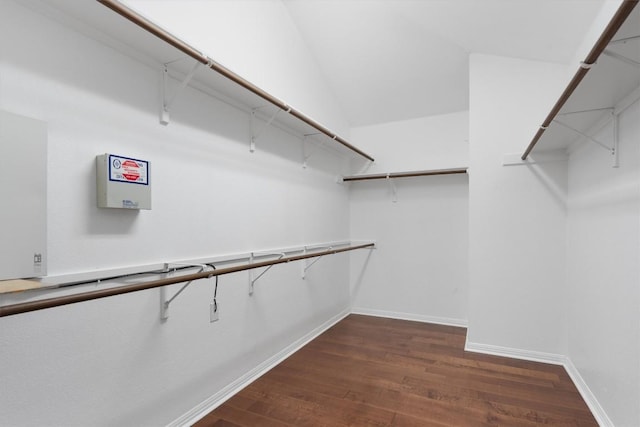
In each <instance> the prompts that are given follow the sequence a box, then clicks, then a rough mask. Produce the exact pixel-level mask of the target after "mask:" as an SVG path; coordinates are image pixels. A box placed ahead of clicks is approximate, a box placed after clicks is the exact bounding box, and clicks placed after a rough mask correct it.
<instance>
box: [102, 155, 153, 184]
mask: <svg viewBox="0 0 640 427" xmlns="http://www.w3.org/2000/svg"><path fill="white" fill-rule="evenodd" d="M109 181H119V182H128V183H131V184H142V185H149V162H147V161H145V160H138V159H131V158H128V157H121V156H115V155H113V154H110V155H109Z"/></svg>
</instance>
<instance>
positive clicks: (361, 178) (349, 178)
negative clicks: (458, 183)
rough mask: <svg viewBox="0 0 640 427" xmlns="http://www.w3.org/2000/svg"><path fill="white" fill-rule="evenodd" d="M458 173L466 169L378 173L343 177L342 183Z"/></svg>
mask: <svg viewBox="0 0 640 427" xmlns="http://www.w3.org/2000/svg"><path fill="white" fill-rule="evenodd" d="M459 173H467V168H457V169H435V170H426V171H414V172H395V173H378V174H371V175H352V176H345V177H343V178H342V181H344V182H348V181H366V180H372V179H388V178H411V177H416V176H431V175H453V174H459Z"/></svg>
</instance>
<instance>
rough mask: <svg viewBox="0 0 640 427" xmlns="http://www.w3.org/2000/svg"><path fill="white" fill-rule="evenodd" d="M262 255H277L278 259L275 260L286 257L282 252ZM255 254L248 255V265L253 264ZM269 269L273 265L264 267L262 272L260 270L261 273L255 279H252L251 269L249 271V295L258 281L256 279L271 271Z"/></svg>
mask: <svg viewBox="0 0 640 427" xmlns="http://www.w3.org/2000/svg"><path fill="white" fill-rule="evenodd" d="M264 255H278V258H276V259H282V258H284V257H285V256H287V254H285V253H284V252H281V253H277V254H264ZM254 256H255V254H254V253H253V252H251V253H250V254H249V265H251V264H253V259H254ZM271 267H273V264H272V265H270V266H268V267H266V268H265V269H264V270H262V272H261V273H260V274H258V275H257V276H256V277H253V269H250V270H249V295H250V296H251V295H253V290H254V288H255V283H256V282H257V281H258V279H260V278H261V277H262V276H263V275H264V274H265V273H266V272H267V271H269V270H271Z"/></svg>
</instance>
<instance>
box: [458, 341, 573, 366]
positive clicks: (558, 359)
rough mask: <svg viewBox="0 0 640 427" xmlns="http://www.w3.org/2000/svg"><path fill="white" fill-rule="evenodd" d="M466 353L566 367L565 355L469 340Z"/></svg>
mask: <svg viewBox="0 0 640 427" xmlns="http://www.w3.org/2000/svg"><path fill="white" fill-rule="evenodd" d="M464 350H465V351H471V352H474V353H483V354H491V355H493V356H503V357H511V358H513V359H521V360H529V361H532V362H541V363H550V364H552V365H564V363H565V360H566V358H567V357H566V356H565V355H563V354H555V353H544V352H541V351H532V350H522V349H519V348H511V347H502V346H499V345H491V344H479V343H475V342H471V341H469V340H467V342H466V343H465V345H464Z"/></svg>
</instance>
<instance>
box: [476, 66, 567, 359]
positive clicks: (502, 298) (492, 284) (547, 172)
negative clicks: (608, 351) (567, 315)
mask: <svg viewBox="0 0 640 427" xmlns="http://www.w3.org/2000/svg"><path fill="white" fill-rule="evenodd" d="M564 75H565V69H564V67H562V66H560V65H554V64H548V63H540V62H533V61H524V60H519V59H509V58H502V57H495V56H488V55H478V54H474V55H471V71H470V79H471V80H470V84H471V86H470V87H471V93H470V99H471V103H470V110H469V111H470V114H469V115H470V125H469V126H470V131H469V134H470V141H469V144H470V177H469V331H468V336H467V340H468V343H467V345H468V346H469V344H476V345H477V344H479V345H482V346H485V347H487V346H488V347H494V348H498V347H499V348H507V349H520V350H525V351H528V352H530V353H531V352H539V353H551V354H565V352H566V348H565V327H564V325H565V319H564V291H563V289H564V283H565V220H566V206H565V198H566V187H567V182H566V180H567V166H566V163H562V162H559V163H547V164H540V165H535V166H511V167H503V166H502V159H503V155H504V154H505V153H522V152H523V151H524V148H525V147H526V146H527V144H528V143H529V141H530V140H531V138H532V136H533V135H534V134H535V132H536V130H537V127H538V126H539V123H541V122H542V120H543V119H544V117H545V116H546V114H547V112H548V111H549V109H550V108H551V106H552V105H553V103H554V102H555V100H556V98H557V95H558V93H560V92H561V91H562V89H563V86H562V85H563V84H564V83H565V82H564V81H563V76H564ZM536 118H538V120H539V121H537V120H536Z"/></svg>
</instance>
